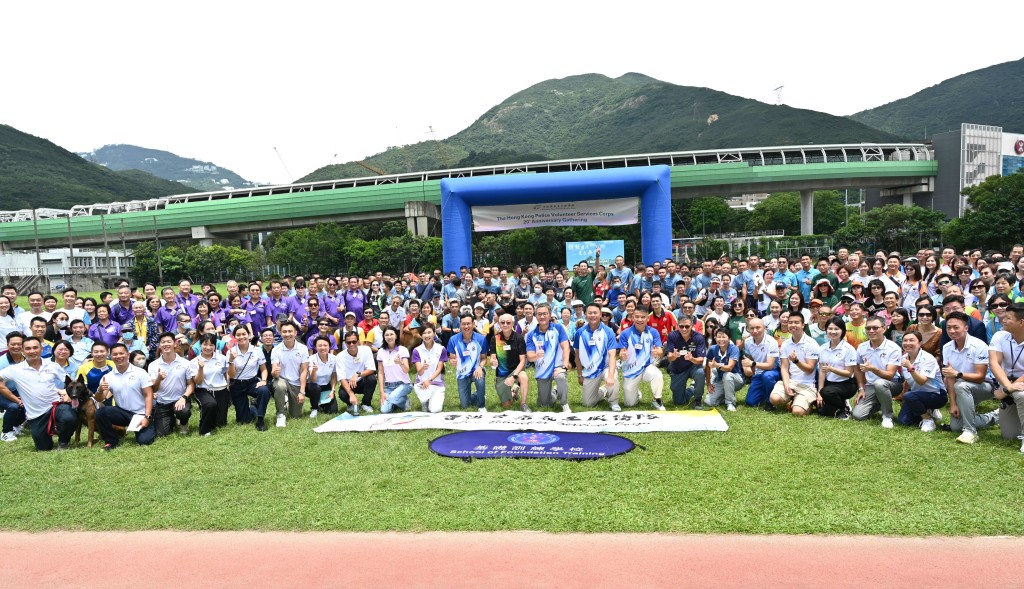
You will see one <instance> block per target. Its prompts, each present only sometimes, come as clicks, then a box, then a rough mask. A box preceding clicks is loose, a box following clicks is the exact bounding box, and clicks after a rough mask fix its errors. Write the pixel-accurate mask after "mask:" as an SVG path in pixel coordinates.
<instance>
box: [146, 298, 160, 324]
mask: <svg viewBox="0 0 1024 589" xmlns="http://www.w3.org/2000/svg"><path fill="white" fill-rule="evenodd" d="M162 306H163V305H162V304H160V299H158V298H156V297H149V298H148V299H146V316H147V317H152V318H153V319H156V312H157V311H159V310H160V307H162Z"/></svg>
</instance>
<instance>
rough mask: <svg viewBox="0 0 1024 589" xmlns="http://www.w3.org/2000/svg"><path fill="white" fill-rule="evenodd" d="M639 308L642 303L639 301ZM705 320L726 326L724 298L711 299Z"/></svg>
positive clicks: (726, 313)
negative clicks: (711, 320)
mask: <svg viewBox="0 0 1024 589" xmlns="http://www.w3.org/2000/svg"><path fill="white" fill-rule="evenodd" d="M640 304H641V306H642V305H643V301H642V300H641V303H640ZM705 318H707V319H714V320H715V321H717V322H718V325H726V324H727V323H728V322H729V312H728V311H726V310H725V298H724V297H721V296H716V297H714V298H713V299H711V307H710V312H709V313H708V314H707V315H705Z"/></svg>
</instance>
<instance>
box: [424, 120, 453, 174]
mask: <svg viewBox="0 0 1024 589" xmlns="http://www.w3.org/2000/svg"><path fill="white" fill-rule="evenodd" d="M427 128H428V129H430V136H431V137H432V138H433V139H434V146H435V147H437V155H438V156H440V157H441V163H442V164H444V168H445V169H446V170H447V169H448V168H450V167H451V166H449V165H448V158H447V157H445V155H444V144H442V143H441V142H440V141H438V140H437V135H434V127H433V125H431V126H429V127H427Z"/></svg>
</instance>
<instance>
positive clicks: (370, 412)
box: [361, 405, 373, 415]
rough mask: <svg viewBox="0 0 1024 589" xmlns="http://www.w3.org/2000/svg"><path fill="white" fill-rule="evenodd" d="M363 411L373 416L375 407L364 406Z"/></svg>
mask: <svg viewBox="0 0 1024 589" xmlns="http://www.w3.org/2000/svg"><path fill="white" fill-rule="evenodd" d="M361 409H362V410H363V413H365V414H367V415H373V407H370V406H369V405H363V406H362V407H361Z"/></svg>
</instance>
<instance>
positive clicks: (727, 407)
mask: <svg viewBox="0 0 1024 589" xmlns="http://www.w3.org/2000/svg"><path fill="white" fill-rule="evenodd" d="M725 410H726V411H736V406H735V405H733V404H732V403H728V404H726V406H725Z"/></svg>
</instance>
